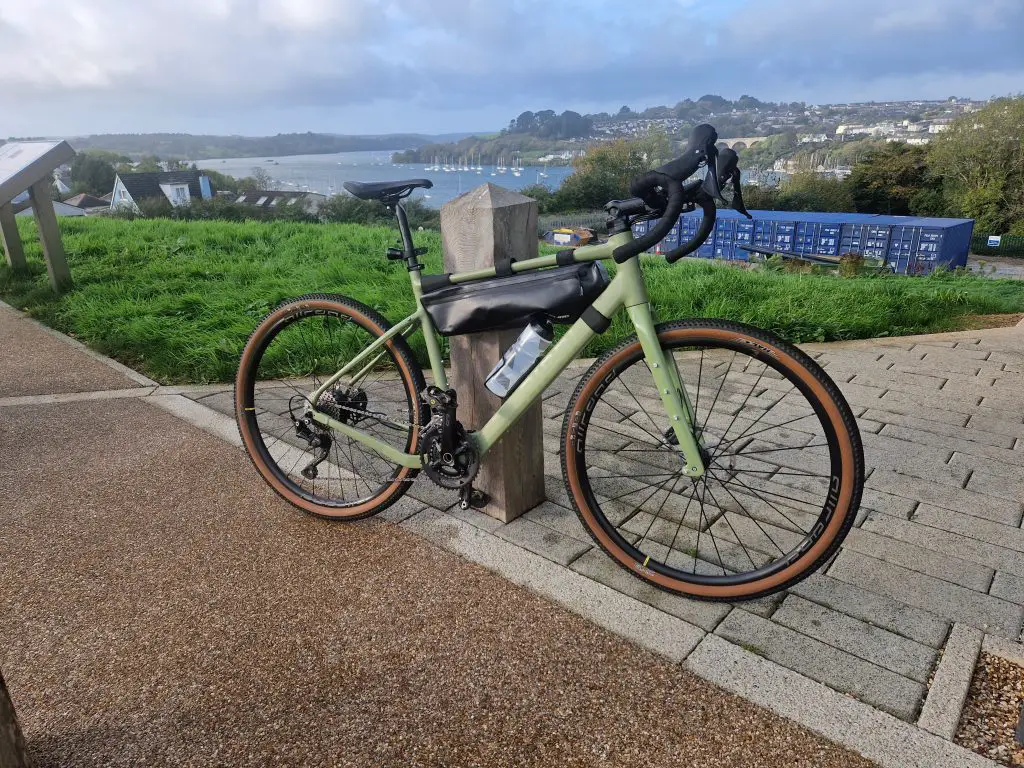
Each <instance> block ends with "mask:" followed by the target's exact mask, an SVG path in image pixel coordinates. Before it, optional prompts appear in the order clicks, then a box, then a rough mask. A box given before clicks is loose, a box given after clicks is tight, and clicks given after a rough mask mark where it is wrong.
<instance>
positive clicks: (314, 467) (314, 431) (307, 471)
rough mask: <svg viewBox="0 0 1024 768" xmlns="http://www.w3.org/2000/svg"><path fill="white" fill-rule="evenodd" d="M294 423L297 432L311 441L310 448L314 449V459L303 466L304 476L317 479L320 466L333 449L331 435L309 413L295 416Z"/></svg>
mask: <svg viewBox="0 0 1024 768" xmlns="http://www.w3.org/2000/svg"><path fill="white" fill-rule="evenodd" d="M292 424H293V425H294V426H295V434H296V435H298V436H299V437H301V438H302V439H303V440H305V441H306V442H307V443H309V448H310V450H311V451H313V460H312V461H311V462H309V464H307V465H306V466H304V467H303V468H302V470H301V472H302V476H303V477H304V478H306V479H307V480H315V479H316V478H317V476H318V475H319V474H320V470H319V469H318V466H319V465H320V464H321V463H323V462H324V461H325V460H326V459H327V454H328V453H329V452H330V450H331V445H332V442H333V441H332V440H331V435H330V433H329V432H327V431H326V430H325V429H323V428H322V427H321V426H320V425H319V424H317V423H316V422H315V421H313V419H312V417H310V416H309V415H306V416H303V417H302V418H300V419H297V418H295V417H294V416H293V417H292Z"/></svg>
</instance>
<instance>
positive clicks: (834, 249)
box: [666, 210, 974, 275]
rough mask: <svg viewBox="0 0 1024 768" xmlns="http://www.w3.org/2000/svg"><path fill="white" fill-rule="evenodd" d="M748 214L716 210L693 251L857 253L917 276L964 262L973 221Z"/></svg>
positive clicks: (686, 217) (715, 254)
mask: <svg viewBox="0 0 1024 768" xmlns="http://www.w3.org/2000/svg"><path fill="white" fill-rule="evenodd" d="M751 215H752V216H753V217H754V219H753V221H750V220H748V219H746V218H744V217H743V216H741V215H740V214H738V213H737V212H736V211H732V210H720V211H719V212H718V221H716V222H715V230H714V232H713V233H712V235H711V237H710V238H709V239H708V242H707V243H705V244H704V245H703V246H702V247H701V248H700V249H699V250H698V251H697V253H696V254H694V255H696V256H700V257H704V258H718V259H730V260H746V259H747V258H749V256H750V253H749V252H748V251H744V250H743V249H742V248H740V246H743V245H746V246H750V245H753V246H761V247H764V248H767V249H769V250H776V251H786V252H788V253H797V254H808V255H812V254H816V255H822V256H842V255H844V254H847V253H860V254H863V255H864V256H870V257H873V258H877V259H880V260H883V261H885V262H887V263H888V264H889V265H890V266H891V267H892V268H893V269H894V270H895V271H896V272H899V273H901V274H909V275H918V274H928V273H929V272H931V271H933V270H935V269H936V268H938V267H945V268H948V269H953V268H956V267H964V266H966V265H967V256H968V253H969V251H970V246H971V235H972V234H973V231H974V221H973V220H972V219H937V218H917V217H912V216H877V215H873V214H862V213H819V212H810V213H804V212H793V211H751ZM700 219H701V213H700V211H695V212H693V213H687V214H683V216H681V217H680V224H679V228H678V229H679V231H678V235H677V237H678V240H677V241H676V244H675V245H677V244H678V243H680V242H686V241H688V240H690V238H692V237H693V235H694V234H696V232H697V228H698V227H699V226H700ZM675 245H673V246H672V247H673V248H674V247H675ZM666 250H667V249H666Z"/></svg>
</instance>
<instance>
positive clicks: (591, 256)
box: [449, 229, 633, 283]
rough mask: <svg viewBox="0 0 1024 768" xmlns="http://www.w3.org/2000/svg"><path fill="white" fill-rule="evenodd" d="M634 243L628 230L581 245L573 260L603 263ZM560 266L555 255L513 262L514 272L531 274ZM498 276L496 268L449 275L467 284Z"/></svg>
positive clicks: (574, 252) (455, 281) (581, 262)
mask: <svg viewBox="0 0 1024 768" xmlns="http://www.w3.org/2000/svg"><path fill="white" fill-rule="evenodd" d="M632 241H633V231H632V230H631V229H627V230H626V231H625V232H620V233H619V234H617V235H612V236H611V237H610V238H608V239H607V240H606V241H605V242H603V243H595V244H594V245H581V246H580V247H579V248H576V249H575V250H574V251H573V252H572V260H573V263H574V264H584V263H587V262H590V261H603V260H605V259H610V258H612V252H613V251H614V250H615V249H616V248H618V247H619V246H620V245H625V244H626V243H629V242H632ZM557 264H558V257H557V256H555V255H554V254H551V255H549V256H538V257H536V258H533V259H525V260H523V261H514V262H512V272H513V273H518V272H529V271H531V270H534V269H544V268H545V267H553V266H555V265H557ZM495 275H497V271H496V270H495V268H494V267H488V268H486V269H476V270H473V271H472V272H455V273H454V274H452V275H449V279H450V280H451V282H453V283H465V282H469V281H470V280H483V279H485V278H488V277H494V276H495Z"/></svg>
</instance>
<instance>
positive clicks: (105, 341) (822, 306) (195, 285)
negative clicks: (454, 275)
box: [0, 218, 1024, 383]
mask: <svg viewBox="0 0 1024 768" xmlns="http://www.w3.org/2000/svg"><path fill="white" fill-rule="evenodd" d="M19 226H20V227H21V233H22V237H23V239H24V241H25V244H26V251H27V256H28V258H29V265H30V275H29V276H28V277H27V278H26V277H20V278H16V277H15V276H14V275H12V274H11V273H10V271H9V270H8V269H7V267H6V265H5V264H0V297H2V298H4V300H6V301H8V302H9V303H11V304H13V305H15V306H17V307H20V308H24V309H26V310H27V311H28V312H29V313H30V314H32V315H33V316H34V317H36V318H38V319H40V320H42V321H43V322H45V323H47V324H49V325H51V326H53V327H55V328H57V329H59V330H61V331H64V332H65V333H69V334H71V335H73V336H75V337H76V338H79V339H81V340H82V341H84V342H85V343H87V344H88V345H89V346H91V347H93V348H94V349H97V350H99V351H100V352H103V353H105V354H107V355H110V356H111V357H114V358H116V359H118V360H120V361H122V362H123V363H125V364H127V365H130V366H132V367H134V368H136V369H138V370H140V371H142V372H144V373H145V374H147V375H148V376H151V377H153V378H154V379H157V380H159V381H162V382H168V383H171V382H174V383H179V382H210V381H227V380H230V379H231V378H232V377H233V375H234V372H235V366H236V363H237V360H238V355H239V352H240V350H241V347H242V345H243V344H244V343H245V340H246V338H247V337H248V335H249V333H250V332H251V331H252V329H253V327H254V326H255V325H256V323H257V322H258V321H259V319H260V318H261V317H262V316H263V315H264V314H265V313H266V312H267V311H268V310H269V309H270V308H271V307H273V306H274V305H275V304H277V303H278V302H279V301H280V300H282V299H285V298H288V297H291V296H296V295H299V294H302V293H307V292H313V291H323V292H328V293H344V294H348V295H351V296H353V297H356V298H358V299H360V300H361V301H363V302H365V303H367V304H370V305H371V306H373V307H375V308H376V309H377V310H379V311H380V312H381V313H383V314H384V315H385V316H387V317H389V318H391V319H392V320H397V319H399V318H401V317H404V316H405V315H407V314H409V313H410V312H411V311H412V300H411V295H410V290H409V284H408V278H407V276H406V273H405V270H404V269H403V268H402V265H401V264H398V263H394V262H389V261H387V260H386V259H385V258H384V255H383V252H384V249H385V248H386V247H387V246H389V245H392V244H394V242H395V239H396V233H395V232H394V231H393V230H390V229H387V228H378V227H364V226H359V225H353V224H328V225H320V224H295V223H285V222H246V223H234V222H205V221H204V222H175V221H168V220H150V221H119V220H109V219H84V218H68V219H62V220H61V230H62V232H63V237H64V244H65V248H66V250H67V252H68V261H69V263H70V267H71V273H72V275H73V277H74V279H75V287H74V290H72V291H71V292H70V293H68V294H66V295H64V296H62V297H59V298H58V297H55V296H53V295H52V294H51V293H50V291H49V287H48V285H47V281H46V270H45V266H44V264H43V261H42V256H41V253H40V249H39V245H38V240H37V239H36V232H35V225H34V223H33V222H32V221H31V220H29V221H21V220H19ZM416 240H417V243H418V244H420V245H425V246H427V248H428V249H429V254H428V256H427V257H426V259H425V261H426V264H427V270H428V271H437V270H439V269H440V264H441V255H440V247H441V246H440V236H439V235H438V234H437V233H436V232H423V233H419V234H418V235H417V237H416ZM645 271H646V274H647V276H648V282H649V285H650V289H651V298H652V301H653V302H654V305H655V309H656V310H657V312H658V315H659V317H661V318H662V319H671V318H681V317H692V316H706V317H724V318H731V319H734V320H739V321H742V322H747V323H751V324H754V325H759V326H762V327H765V328H768V329H770V330H773V331H775V332H777V333H779V334H781V335H782V336H784V337H786V338H788V339H790V340H792V341H797V342H800V341H813V340H833V339H853V338H866V337H872V336H880V335H900V334H908V333H921V332H930V331H939V330H950V329H955V328H957V327H963V326H964V325H965V323H967V322H968V321H969V319H970V316H971V315H974V314H995V313H1007V312H1024V282H1014V281H1005V280H998V281H997V280H985V279H981V278H975V277H970V276H955V275H944V276H937V277H930V278H903V277H876V278H855V279H846V280H844V279H839V278H835V277H830V276H821V275H796V274H784V273H764V272H746V271H743V270H739V269H734V268H730V267H726V266H721V265H717V264H713V263H692V262H691V263H680V264H676V265H674V266H668V265H667V264H665V263H664V261H662V260H661V259H658V258H656V257H651V258H650V259H648V260H646V261H645ZM630 332H631V331H630V328H629V327H628V324H627V323H626V322H625V318H624V317H623V316H621V315H620V317H618V318H616V320H615V322H614V323H613V325H612V328H611V329H610V330H609V331H608V332H607V333H606V334H604V335H603V336H601V337H600V338H598V339H596V340H594V341H593V342H592V343H591V345H590V347H589V348H588V349H587V350H586V352H585V354H590V355H594V354H597V353H599V352H600V351H602V350H604V349H607V348H608V347H610V346H612V345H614V344H616V343H617V342H618V341H619V340H621V339H622V338H624V337H625V336H627V335H628V334H629V333H630ZM413 346H414V348H415V349H416V351H417V353H418V354H420V355H421V356H422V354H423V346H422V340H421V339H420V338H419V337H418V336H417V337H414V339H413Z"/></svg>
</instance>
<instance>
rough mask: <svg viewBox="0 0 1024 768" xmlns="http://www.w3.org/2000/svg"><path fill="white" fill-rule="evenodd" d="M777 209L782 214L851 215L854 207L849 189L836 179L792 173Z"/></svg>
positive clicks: (777, 201) (781, 193) (779, 193)
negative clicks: (798, 212)
mask: <svg viewBox="0 0 1024 768" xmlns="http://www.w3.org/2000/svg"><path fill="white" fill-rule="evenodd" d="M776 207H777V208H778V209H779V210H783V211H828V212H833V213H834V212H848V211H852V210H853V208H854V202H853V196H852V195H851V194H850V189H849V187H848V186H847V185H846V184H844V183H843V182H842V181H840V180H839V179H837V178H835V177H834V176H821V175H819V174H817V173H813V172H803V173H795V174H793V175H792V176H791V177H790V178H789V179H788V180H787V181H786V182H785V183H783V184H782V186H781V187H780V189H779V192H778V198H777V200H776Z"/></svg>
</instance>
